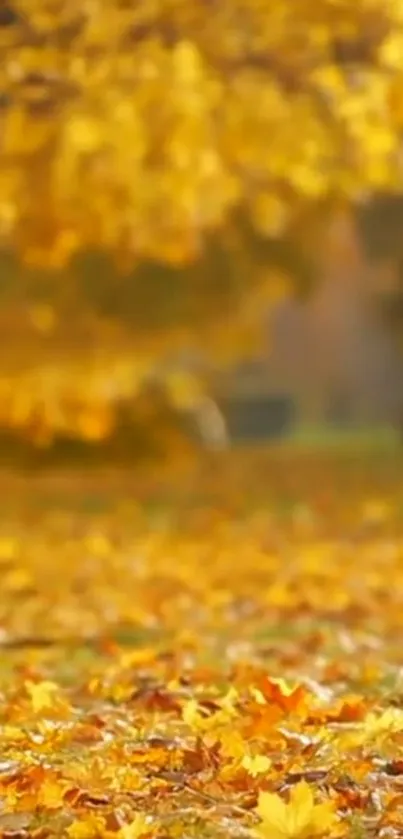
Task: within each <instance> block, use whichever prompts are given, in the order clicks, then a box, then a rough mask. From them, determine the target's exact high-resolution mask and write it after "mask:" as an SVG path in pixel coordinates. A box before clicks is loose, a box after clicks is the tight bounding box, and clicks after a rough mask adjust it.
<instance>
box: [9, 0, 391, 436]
mask: <svg viewBox="0 0 403 839" xmlns="http://www.w3.org/2000/svg"><path fill="white" fill-rule="evenodd" d="M402 124H403V8H402V4H401V2H400V0H390V2H389V3H387V4H385V2H384V0H356V2H355V3H350V2H343V0H315V2H314V0H299V2H298V3H297V4H295V3H284V2H281V0H266V2H262V0H209V2H206V0H142V2H141V3H140V2H133V0H130V1H128V0H93V1H92V2H88V3H83V2H82V0H80V2H79V0H6V2H3V4H2V7H1V10H0V242H1V245H2V258H1V263H0V330H1V336H2V353H1V361H0V424H1V425H2V426H3V427H4V428H6V427H8V426H11V427H13V428H16V429H20V430H21V431H22V432H23V433H24V434H28V435H29V436H30V437H31V438H32V439H33V440H35V441H36V442H38V443H42V444H45V443H46V444H48V443H49V441H51V440H52V438H53V436H54V435H55V434H56V435H58V434H62V435H63V434H71V435H72V436H76V437H82V438H85V439H88V440H93V441H97V440H99V439H104V438H105V437H107V436H108V435H110V434H111V432H112V430H113V427H114V424H115V422H116V416H117V413H118V411H117V406H119V405H120V406H121V405H122V403H124V402H130V401H131V400H133V399H136V396H138V395H139V394H140V393H141V394H144V383H145V382H147V381H148V382H150V381H151V382H152V381H154V382H155V381H156V380H160V381H164V382H165V383H166V385H167V389H168V391H169V393H170V394H171V397H172V400H173V402H174V404H177V405H180V406H182V407H184V408H185V409H186V408H189V407H191V406H192V405H193V406H194V405H202V404H206V403H205V398H204V396H203V395H202V393H201V390H200V388H199V384H200V382H201V380H202V378H203V370H204V369H205V365H207V366H208V365H209V363H210V362H212V360H213V359H219V360H220V361H221V362H226V361H228V360H229V359H231V358H233V357H236V356H237V355H240V356H245V355H248V354H249V355H251V354H252V355H255V354H256V352H257V350H258V346H259V341H260V340H261V337H262V334H263V332H264V329H262V327H264V326H265V324H266V321H265V318H264V313H265V312H266V311H267V309H268V308H269V307H270V306H271V305H272V303H273V302H274V301H275V300H276V299H278V296H279V295H282V294H286V293H293V292H294V291H295V290H296V291H298V292H301V291H302V292H306V291H308V290H309V288H310V286H311V285H312V283H313V282H314V281H315V278H316V273H317V272H316V270H315V269H316V267H317V257H318V254H319V252H320V249H321V247H322V248H323V247H326V230H327V225H328V222H329V221H330V220H331V218H332V217H333V215H334V213H335V212H336V211H337V212H339V211H340V210H343V208H344V207H347V206H348V205H349V204H351V202H354V201H355V200H357V199H363V198H365V197H366V196H368V195H370V194H371V193H372V192H373V191H376V190H379V189H384V190H386V191H392V192H393V191H395V190H396V189H398V187H399V185H400V184H401V128H402ZM190 360H192V362H191V363H190ZM145 403H147V398H146V399H145ZM147 404H148V403H147ZM139 405H140V403H139V402H136V414H137V416H141V411H139ZM145 415H146V416H148V415H147V411H145ZM147 422H148V420H147Z"/></svg>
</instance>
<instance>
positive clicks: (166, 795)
mask: <svg viewBox="0 0 403 839" xmlns="http://www.w3.org/2000/svg"><path fill="white" fill-rule="evenodd" d="M399 470H400V463H399V460H398V459H396V458H394V457H393V456H392V457H391V456H390V455H387V454H386V455H385V457H383V458H382V457H378V458H377V457H369V456H368V458H366V459H364V460H363V459H362V458H361V459H360V458H353V457H349V458H348V457H346V456H345V457H342V456H340V457H336V456H330V455H329V456H325V455H321V456H318V455H309V454H306V455H303V454H302V453H300V454H295V453H294V454H293V455H290V454H287V453H286V452H283V453H280V454H267V455H262V454H261V453H260V454H257V455H256V454H255V455H253V454H252V453H251V454H250V455H247V456H245V455H242V456H241V455H240V456H239V457H235V456H233V457H232V458H231V459H230V460H227V461H225V460H224V459H222V461H221V462H218V463H216V464H213V468H211V466H210V467H209V468H206V467H203V471H202V473H201V472H200V471H199V473H198V474H196V473H195V472H192V473H188V474H187V475H184V474H182V475H181V476H180V479H179V476H178V478H177V480H176V481H175V480H174V479H173V478H172V476H171V478H170V480H168V476H167V475H166V476H163V475H162V476H161V475H160V476H159V480H157V478H158V476H157V478H153V479H152V480H151V479H150V481H149V482H148V483H147V482H146V481H145V480H143V478H140V476H137V477H133V476H131V477H130V476H127V475H126V476H123V475H118V474H116V475H114V476H112V475H110V476H109V477H107V476H106V475H103V476H102V475H101V474H98V475H94V476H92V477H91V476H90V475H87V477H85V476H82V477H81V478H80V477H79V476H75V477H71V478H67V477H66V476H64V477H63V476H58V477H57V476H53V477H48V478H44V477H37V478H35V477H31V478H26V477H25V478H21V479H18V478H17V477H16V476H14V478H13V479H11V477H8V478H6V477H2V479H1V490H2V499H3V500H2V504H3V506H2V516H1V521H0V574H1V595H2V596H1V599H0V629H1V632H0V644H1V649H0V697H1V702H0V743H1V756H0V835H1V836H2V837H4V839H28V837H36V839H42V838H43V839H46V837H53V836H58V837H59V836H60V837H64V839H96V837H100V838H101V837H102V839H112V837H120V839H138V837H145V839H146V837H150V838H151V837H167V839H168V837H176V838H177V839H179V837H192V836H195V837H204V836H205V837H240V839H310V837H320V836H322V837H333V836H334V837H339V836H340V837H361V836H362V837H364V836H365V837H378V836H379V837H385V839H386V838H388V839H389V837H390V839H395V838H396V839H398V837H399V836H401V835H402V829H403V811H402V807H403V789H402V777H403V707H402V704H403V685H402V680H401V665H402V661H403V653H402V646H401V638H402V630H403V617H402V615H403V612H402V608H401V592H402V586H403V565H402V551H403V526H402V525H403V522H402V501H403V496H402V487H401V481H400V478H399Z"/></svg>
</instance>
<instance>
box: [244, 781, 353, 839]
mask: <svg viewBox="0 0 403 839" xmlns="http://www.w3.org/2000/svg"><path fill="white" fill-rule="evenodd" d="M257 813H258V815H259V816H260V818H261V824H260V825H259V827H258V828H257V829H256V835H257V836H259V837H261V839H311V837H314V836H329V832H330V831H331V829H332V827H335V826H336V824H337V817H336V814H335V810H334V807H333V805H332V803H331V802H328V803H325V804H315V801H314V797H313V793H312V789H311V787H310V786H309V784H307V783H306V782H305V781H301V782H300V783H299V784H297V785H296V786H295V787H293V789H292V790H291V793H290V800H289V803H288V804H286V803H285V802H284V801H283V800H282V798H281V797H280V796H279V795H276V794H274V793H269V792H260V794H259V801H258V806H257Z"/></svg>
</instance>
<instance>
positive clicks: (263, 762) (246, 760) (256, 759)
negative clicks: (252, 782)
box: [242, 754, 271, 778]
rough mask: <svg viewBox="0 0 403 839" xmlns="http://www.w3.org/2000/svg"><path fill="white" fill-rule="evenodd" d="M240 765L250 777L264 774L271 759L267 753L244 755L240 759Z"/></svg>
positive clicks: (268, 767) (269, 765)
mask: <svg viewBox="0 0 403 839" xmlns="http://www.w3.org/2000/svg"><path fill="white" fill-rule="evenodd" d="M242 766H243V768H244V769H246V771H247V772H248V773H249V775H252V778H256V777H257V776H258V775H264V774H265V773H266V772H268V770H269V769H270V767H271V760H270V758H269V757H267V755H253V756H251V755H248V754H247V755H245V756H244V757H243V759H242Z"/></svg>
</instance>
